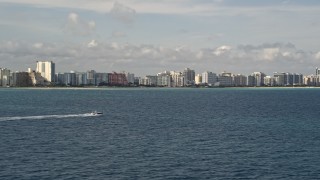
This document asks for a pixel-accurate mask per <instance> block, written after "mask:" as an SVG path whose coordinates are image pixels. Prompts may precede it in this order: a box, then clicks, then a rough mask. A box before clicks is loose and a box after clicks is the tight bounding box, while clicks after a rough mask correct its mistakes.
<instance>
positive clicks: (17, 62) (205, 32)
mask: <svg viewBox="0 0 320 180" xmlns="http://www.w3.org/2000/svg"><path fill="white" fill-rule="evenodd" d="M319 12H320V1H318V0H117V1H114V0H54V1H52V0H0V68H8V69H11V70H13V71H26V70H27V68H29V67H30V68H32V69H35V66H36V61H38V60H49V61H53V62H55V63H56V72H69V71H78V72H85V71H87V70H91V69H93V70H96V71H97V72H113V71H115V72H120V71H126V72H131V73H134V74H135V75H136V76H144V75H155V74H157V73H159V72H163V71H166V70H167V71H183V70H184V69H185V68H191V69H193V70H195V72H196V73H202V72H204V71H212V72H215V73H217V74H219V73H221V72H223V71H227V72H231V73H234V74H244V75H249V74H251V73H253V72H264V73H266V74H268V75H272V73H273V72H292V73H303V74H305V75H307V74H314V71H315V68H316V67H318V66H320V46H319V39H320V33H319V32H320V13H319Z"/></svg>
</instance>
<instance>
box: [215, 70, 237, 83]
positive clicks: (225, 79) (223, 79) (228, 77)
mask: <svg viewBox="0 0 320 180" xmlns="http://www.w3.org/2000/svg"><path fill="white" fill-rule="evenodd" d="M218 84H219V86H223V87H225V86H234V83H233V75H232V73H228V72H222V73H221V74H220V75H219V76H218Z"/></svg>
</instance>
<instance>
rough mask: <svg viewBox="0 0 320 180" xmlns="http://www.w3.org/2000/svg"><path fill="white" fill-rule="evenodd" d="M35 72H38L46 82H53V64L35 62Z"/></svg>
mask: <svg viewBox="0 0 320 180" xmlns="http://www.w3.org/2000/svg"><path fill="white" fill-rule="evenodd" d="M36 72H39V73H40V74H41V76H42V77H44V78H45V80H46V81H47V82H49V83H51V82H54V77H55V64H54V63H53V62H52V61H37V69H36Z"/></svg>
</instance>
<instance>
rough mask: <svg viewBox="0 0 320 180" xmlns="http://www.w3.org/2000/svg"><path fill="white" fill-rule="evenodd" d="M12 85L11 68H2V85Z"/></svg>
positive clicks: (0, 69) (0, 79)
mask: <svg viewBox="0 0 320 180" xmlns="http://www.w3.org/2000/svg"><path fill="white" fill-rule="evenodd" d="M9 85H10V70H9V69H7V68H0V86H3V87H6V86H9Z"/></svg>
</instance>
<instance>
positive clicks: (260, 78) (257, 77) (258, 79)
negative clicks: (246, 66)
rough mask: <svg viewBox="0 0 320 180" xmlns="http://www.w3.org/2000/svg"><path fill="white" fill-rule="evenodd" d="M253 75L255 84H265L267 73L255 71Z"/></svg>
mask: <svg viewBox="0 0 320 180" xmlns="http://www.w3.org/2000/svg"><path fill="white" fill-rule="evenodd" d="M251 75H252V76H253V77H254V86H264V77H266V74H264V73H262V72H254V73H252V74H251Z"/></svg>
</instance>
